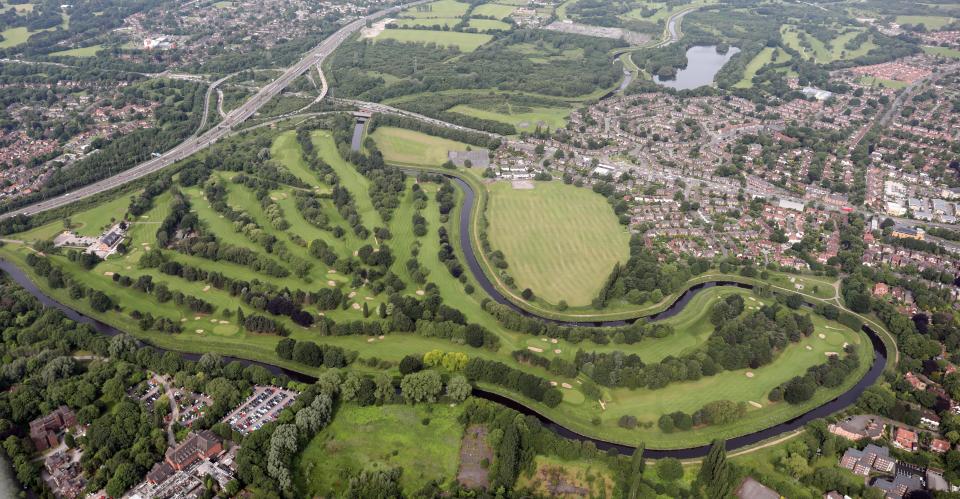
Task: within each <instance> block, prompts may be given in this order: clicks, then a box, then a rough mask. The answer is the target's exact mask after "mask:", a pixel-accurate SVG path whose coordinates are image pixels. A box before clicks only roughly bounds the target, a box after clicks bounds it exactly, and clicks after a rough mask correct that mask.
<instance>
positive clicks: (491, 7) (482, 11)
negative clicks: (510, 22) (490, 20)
mask: <svg viewBox="0 0 960 499" xmlns="http://www.w3.org/2000/svg"><path fill="white" fill-rule="evenodd" d="M516 9H517V7H516V6H513V5H501V4H498V3H485V4H483V5H478V6H477V7H476V8H474V9H473V12H472V14H474V15H477V16H493V17H496V18H497V19H503V18H504V17H508V16H509V15H510V14H512V13H513V11H514V10H516Z"/></svg>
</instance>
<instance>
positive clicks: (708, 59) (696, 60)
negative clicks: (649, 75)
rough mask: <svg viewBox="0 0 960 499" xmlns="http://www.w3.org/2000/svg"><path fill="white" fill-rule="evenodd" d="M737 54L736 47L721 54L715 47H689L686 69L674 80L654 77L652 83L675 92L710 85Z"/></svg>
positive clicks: (679, 72)
mask: <svg viewBox="0 0 960 499" xmlns="http://www.w3.org/2000/svg"><path fill="white" fill-rule="evenodd" d="M739 52H740V49H738V48H737V47H730V48H729V50H727V52H726V53H723V54H721V53H719V52H717V46H716V45H697V46H694V47H690V49H688V50H687V67H685V68H683V69H681V70H679V71H677V76H676V77H675V78H671V79H661V78H660V77H659V76H654V77H653V81H655V82H657V83H659V84H660V85H663V86H665V87H670V88H675V89H677V90H690V89H694V88H697V87H702V86H704V85H710V84H711V83H713V77H714V76H716V75H717V72H718V71H720V68H722V67H723V65H724V64H726V63H727V61H729V60H730V58H731V57H733V56H735V55H737V54H738V53H739Z"/></svg>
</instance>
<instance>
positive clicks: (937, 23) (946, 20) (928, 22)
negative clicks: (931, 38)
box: [897, 16, 956, 30]
mask: <svg viewBox="0 0 960 499" xmlns="http://www.w3.org/2000/svg"><path fill="white" fill-rule="evenodd" d="M954 21H956V19H955V18H952V17H947V16H897V24H913V25H917V24H922V25H924V26H926V27H927V29H930V30H938V29H940V28H942V27H944V26H946V25H948V24H950V23H952V22H954Z"/></svg>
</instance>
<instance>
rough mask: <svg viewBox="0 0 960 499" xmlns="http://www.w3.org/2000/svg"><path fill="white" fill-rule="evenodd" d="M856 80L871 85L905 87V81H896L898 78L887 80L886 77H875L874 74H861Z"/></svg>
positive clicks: (894, 87)
mask: <svg viewBox="0 0 960 499" xmlns="http://www.w3.org/2000/svg"><path fill="white" fill-rule="evenodd" d="M857 82H859V83H861V84H863V85H870V86H871V87H886V88H893V89H901V88H906V87H907V85H908V84H907V82H903V81H898V80H889V79H887V78H877V77H875V76H861V77H860V78H859V79H857Z"/></svg>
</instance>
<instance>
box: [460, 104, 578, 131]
mask: <svg viewBox="0 0 960 499" xmlns="http://www.w3.org/2000/svg"><path fill="white" fill-rule="evenodd" d="M505 107H506V109H503V110H500V109H498V110H493V109H478V108H475V107H471V106H470V105H468V104H460V105H457V106H453V107H452V108H450V109H448V111H451V112H454V113H460V114H465V115H467V116H473V117H475V118H481V119H485V120H492V121H499V122H501V123H507V124H510V125H513V126H514V127H516V128H517V130H518V131H533V130H534V129H535V128H536V127H537V125H538V124H539V125H540V126H542V127H550V128H551V129H552V130H556V129H558V128H563V127H564V126H566V124H567V118H568V117H569V116H570V109H569V108H558V107H523V108H522V109H520V110H517V111H514V106H513V105H512V104H510V103H506V104H505Z"/></svg>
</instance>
